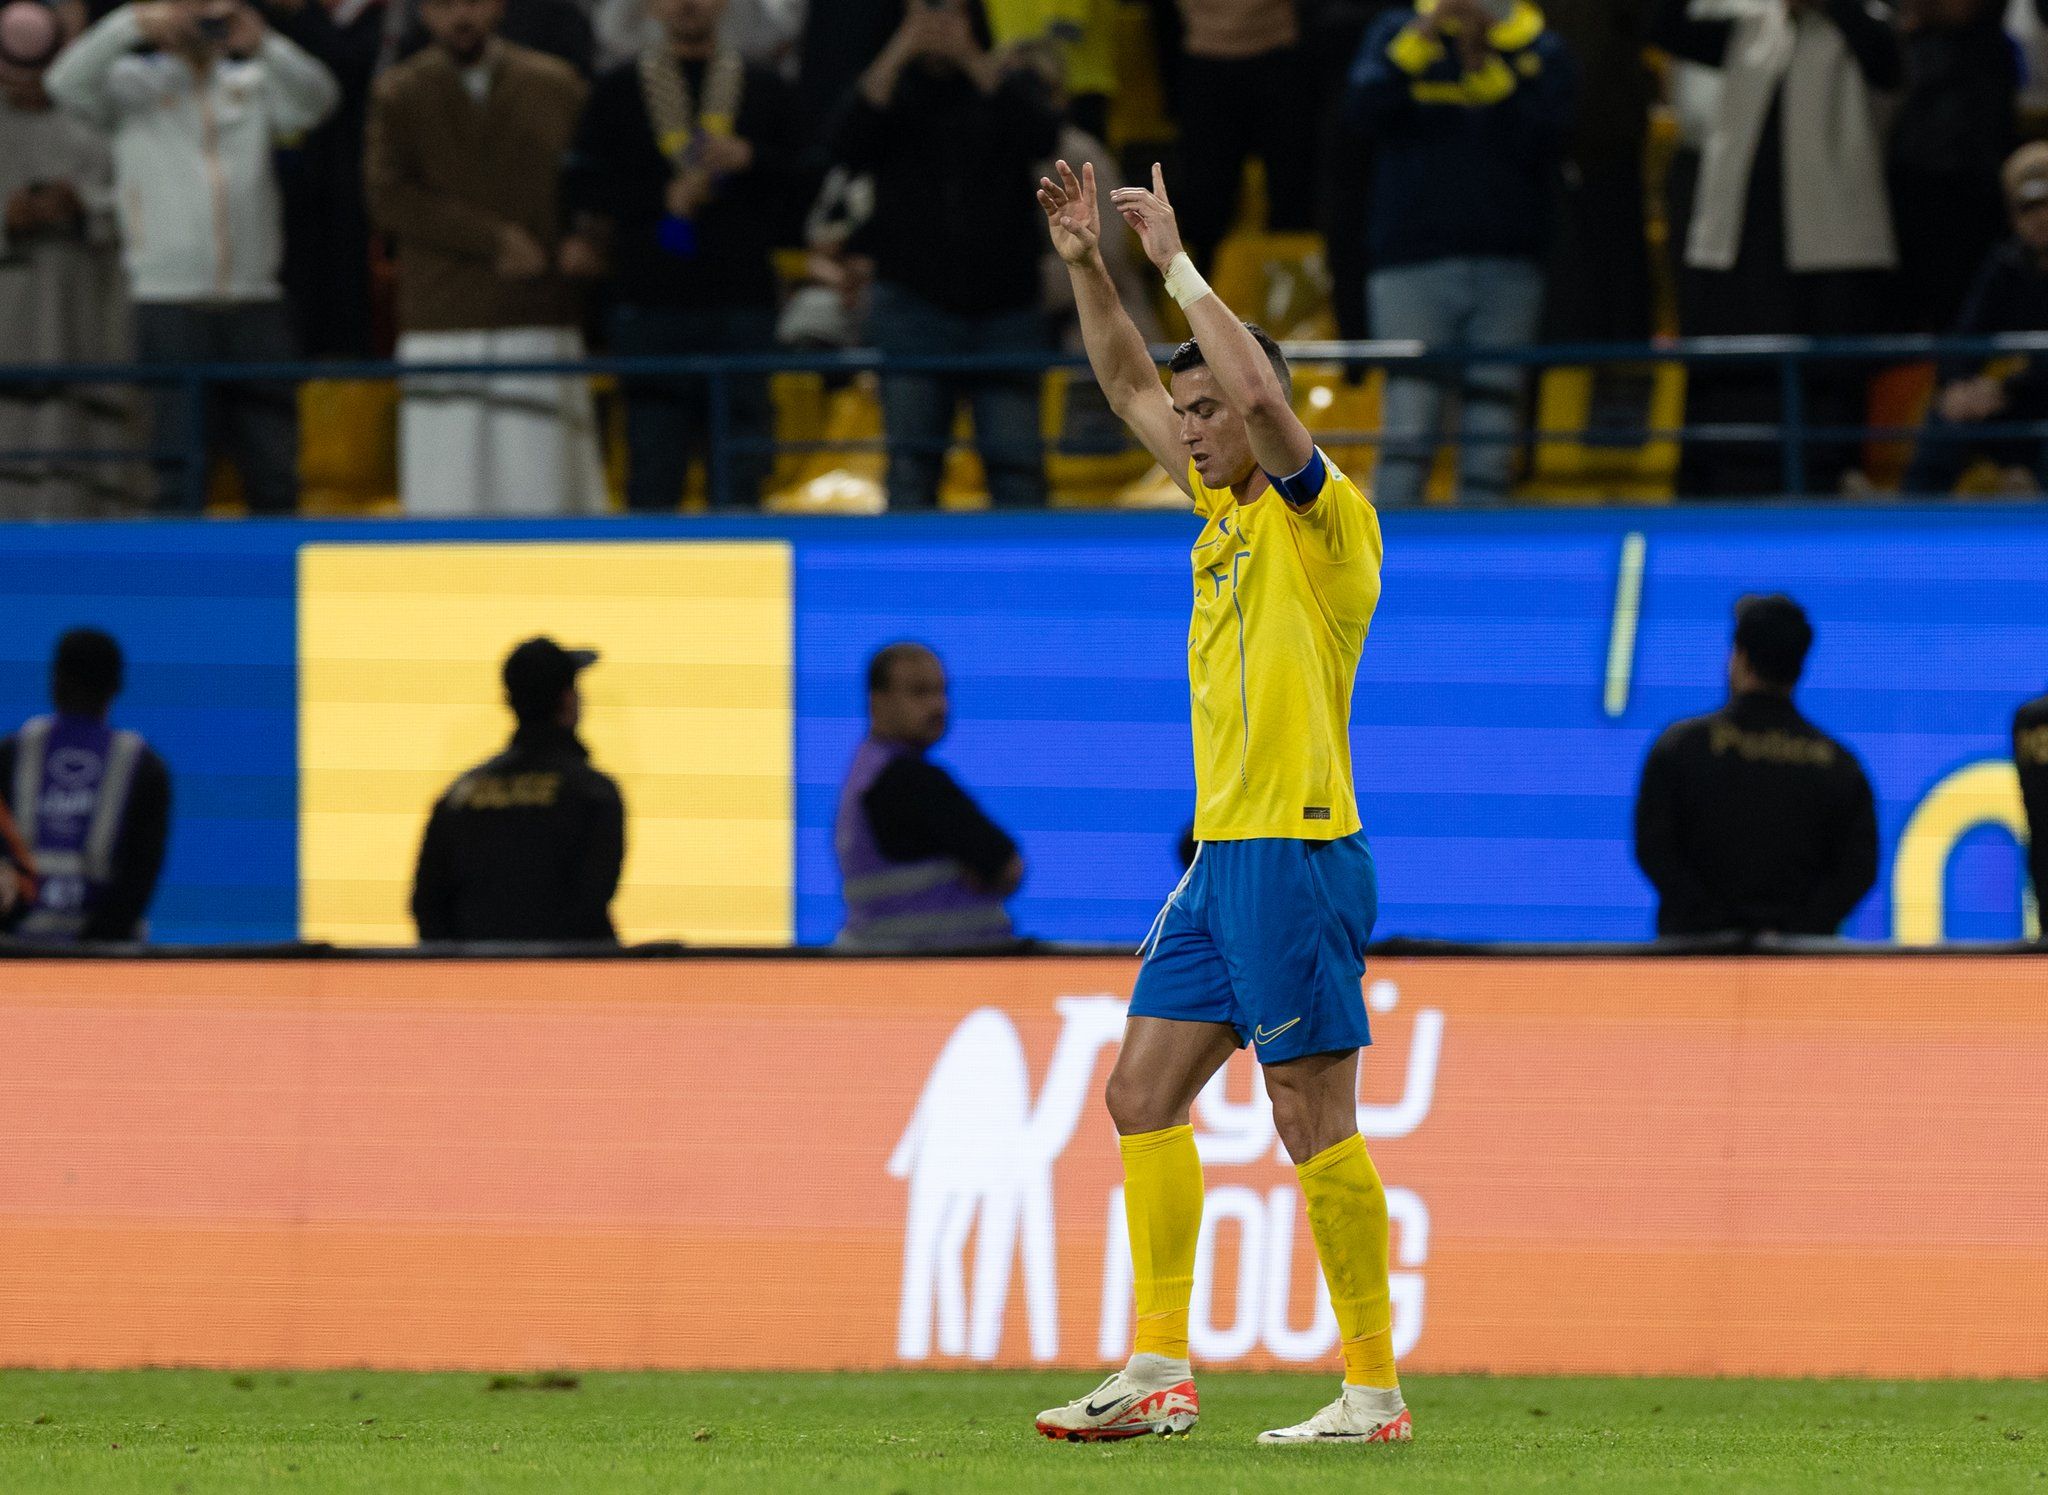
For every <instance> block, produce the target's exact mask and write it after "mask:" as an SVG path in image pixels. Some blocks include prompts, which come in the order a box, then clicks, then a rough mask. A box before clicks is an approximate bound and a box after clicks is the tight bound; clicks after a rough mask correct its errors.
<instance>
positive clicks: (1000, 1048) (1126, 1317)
mask: <svg viewBox="0 0 2048 1495" xmlns="http://www.w3.org/2000/svg"><path fill="white" fill-rule="evenodd" d="M1367 999H1368V1001H1369V1002H1370V1004H1371V1005H1372V1007H1373V1009H1374V1010H1375V1011H1377V1012H1382V1013H1384V1012H1389V1011H1391V1010H1392V1009H1393V1008H1394V1007H1395V1005H1396V1004H1397V1003H1398V1002H1399V1000H1400V992H1399V989H1398V988H1397V987H1396V986H1395V985H1394V983H1393V982H1391V981H1386V980H1380V981H1375V982H1373V983H1372V986H1371V988H1370V989H1369V991H1368V993H1367ZM1057 1007H1058V1010H1059V1013H1060V1017H1061V1027H1060V1036H1059V1041H1058V1043H1057V1044H1056V1045H1055V1047H1054V1050H1053V1058H1052V1063H1051V1065H1050V1066H1049V1067H1048V1069H1047V1071H1046V1077H1045V1083H1044V1085H1043V1086H1042V1087H1041V1089H1040V1091H1039V1094H1038V1099H1037V1102H1036V1104H1034V1103H1033V1101H1032V1098H1031V1081H1030V1073H1029V1070H1028V1067H1027V1065H1026V1063H1025V1057H1024V1046H1023V1043H1022V1041H1021V1040H1020V1039H1019V1038H1018V1035H1017V1029H1016V1025H1015V1024H1014V1023H1013V1022H1012V1021H1011V1020H1010V1018H1009V1016H1008V1015H1007V1014H1006V1013H1004V1012H1002V1011H1001V1010H999V1009H997V1008H993V1007H983V1008H979V1009H977V1010H976V1011H974V1012H971V1013H969V1014H968V1015H967V1017H966V1018H964V1019H962V1021H961V1023H960V1026H959V1027H958V1028H956V1029H954V1030H953V1034H952V1036H951V1037H950V1038H949V1039H948V1040H947V1041H946V1046H945V1048H944V1049H942V1050H941V1051H940V1053H939V1057H938V1059H937V1061H936V1062H935V1063H934V1064H933V1065H932V1070H931V1074H930V1075H929V1077H928V1078H927V1079H926V1081H925V1086H924V1090H923V1092H922V1093H921V1094H920V1095H919V1097H918V1102H917V1107H916V1110H915V1111H914V1112H913V1113H912V1115H911V1120H910V1125H909V1126H908V1128H906V1130H905V1131H904V1134H903V1138H902V1140H901V1141H900V1142H899V1143H898V1144H897V1146H896V1150H895V1152H894V1153H893V1154H892V1155H891V1156H890V1159H889V1172H890V1173H891V1174H892V1175H893V1176H895V1177H897V1178H902V1179H907V1180H909V1183H910V1199H909V1210H908V1218H907V1221H906V1228H905V1233H904V1245H903V1289H902V1298H901V1302H900V1305H899V1311H898V1318H897V1332H896V1352H897V1354H898V1356H900V1357H901V1358H902V1359H904V1360H925V1359H928V1358H930V1356H931V1354H932V1353H933V1350H934V1348H935V1347H936V1349H937V1351H938V1353H940V1354H944V1355H954V1356H963V1357H967V1358H972V1359H976V1360H993V1359H995V1358H996V1356H997V1355H998V1353H999V1352H1000V1351H1001V1348H1002V1335H1003V1320H1004V1315H1005V1313H1006V1311H1007V1309H1008V1306H1009V1290H1010V1279H1011V1276H1012V1274H1013V1272H1014V1270H1015V1268H1016V1266H1017V1264H1018V1261H1019V1259H1020V1258H1021V1261H1022V1266H1023V1277H1024V1305H1025V1321H1026V1323H1027V1325H1028V1326H1029V1334H1030V1344H1031V1357H1032V1358H1033V1359H1034V1360H1041V1361H1044V1360H1052V1359H1054V1358H1056V1357H1057V1356H1058V1354H1059V1283H1058V1262H1057V1259H1056V1255H1055V1251H1054V1244H1055V1240H1056V1229H1055V1225H1056V1219H1057V1216H1056V1213H1055V1202H1054V1199H1053V1187H1052V1177H1053V1169H1054V1167H1055V1165H1056V1164H1057V1163H1058V1162H1059V1159H1060V1156H1061V1154H1062V1153H1064V1152H1065V1150H1066V1147H1067V1144H1068V1142H1069V1141H1071V1140H1072V1138H1073V1135H1074V1132H1075V1130H1076V1129H1077V1127H1078V1126H1079V1124H1080V1119H1081V1115H1082V1112H1083V1110H1084V1109H1085V1107H1086V1106H1087V1105H1088V1104H1089V1103H1090V1102H1092V1101H1093V1100H1094V1097H1095V1091H1094V1087H1093V1086H1092V1085H1091V1083H1090V1082H1091V1080H1092V1079H1093V1078H1094V1075H1095V1072H1096V1068H1097V1064H1098V1061H1099V1059H1100V1057H1101V1054H1102V1051H1103V1050H1104V1049H1106V1048H1110V1047H1112V1046H1114V1045H1115V1044H1116V1042H1117V1041H1118V1039H1119V1038H1121V1036H1122V1033H1123V1023H1124V1008H1125V1004H1124V1002H1123V1001H1121V1000H1119V999H1117V998H1114V997H1106V996H1092V997H1062V998H1060V999H1059V1001H1058V1003H1057ZM1443 1033H1444V1014H1443V1013H1442V1012H1441V1011H1439V1010H1437V1009H1435V1008H1425V1009H1423V1010H1422V1011H1421V1012H1419V1013H1417V1014H1416V1017H1415V1024H1414V1030H1413V1035H1412V1037H1411V1039H1410V1043H1409V1049H1408V1058H1407V1066H1406V1074H1405V1078H1404V1083H1403V1086H1402V1090H1401V1095H1400V1098H1399V1099H1398V1100H1396V1101H1394V1102H1392V1103H1391V1104H1387V1105H1361V1106H1360V1107H1359V1108H1358V1129H1359V1131H1360V1132H1362V1133H1363V1134H1364V1135H1365V1136H1366V1137H1367V1138H1368V1139H1387V1138H1393V1137H1405V1136H1407V1135H1409V1134H1410V1133H1411V1132H1413V1131H1415V1129H1416V1128H1417V1127H1419V1126H1421V1125H1422V1123H1423V1122H1424V1121H1425V1120H1426V1119H1427V1118H1428V1116H1429V1111H1430V1107H1431V1105H1432V1104H1433V1102H1434V1100H1435V1097H1436V1079H1437V1070H1438V1065H1439V1062H1440V1060H1441V1058H1442V1054H1443ZM1193 1119H1194V1124H1195V1145H1196V1146H1197V1148H1199V1149H1200V1151H1201V1154H1202V1163H1203V1169H1204V1173H1205V1176H1206V1179H1207V1181H1208V1197H1207V1203H1206V1205H1205V1207H1204V1209H1203V1212H1202V1234H1201V1238H1200V1242H1199V1244H1198V1245H1197V1247H1196V1255H1195V1289H1194V1299H1193V1302H1192V1304H1191V1306H1190V1314H1189V1345H1190V1349H1191V1350H1192V1351H1193V1353H1194V1355H1195V1356H1196V1357H1197V1358H1198V1359H1201V1360H1204V1361H1209V1362H1212V1363H1224V1362H1228V1361H1231V1360H1236V1359H1241V1358H1243V1357H1244V1356H1246V1355H1249V1354H1251V1353H1252V1352H1253V1351H1254V1350H1257V1349H1260V1348H1264V1349H1265V1350H1267V1351H1268V1352H1269V1353H1271V1354H1272V1355H1273V1356H1274V1358H1276V1359H1279V1360H1284V1361H1310V1360H1317V1359H1321V1358H1323V1357H1325V1356H1327V1355H1329V1354H1330V1353H1332V1352H1333V1351H1334V1349H1335V1348H1336V1344H1337V1319H1336V1314H1335V1312H1334V1310H1332V1308H1331V1307H1330V1299H1329V1292H1328V1289H1327V1288H1326V1287H1325V1286H1324V1284H1323V1281H1322V1275H1321V1273H1320V1272H1316V1273H1314V1274H1313V1275H1314V1280H1315V1284H1316V1286H1315V1292H1314V1302H1313V1304H1312V1305H1311V1304H1303V1305H1300V1306H1299V1307H1297V1305H1296V1304H1295V1303H1294V1301H1293V1294H1294V1282H1295V1279H1296V1276H1297V1273H1296V1271H1295V1262H1296V1253H1297V1229H1296V1225H1297V1220H1298V1218H1299V1216H1300V1210H1301V1203H1300V1191H1299V1189H1298V1188H1297V1187H1296V1186H1294V1185H1293V1184H1282V1185H1279V1186H1276V1187H1269V1188H1266V1189H1264V1190H1260V1189H1256V1188H1251V1187H1247V1186H1245V1185H1244V1184H1242V1183H1233V1182H1231V1181H1230V1174H1231V1170H1233V1169H1235V1168H1240V1167H1245V1166H1248V1165H1253V1164H1259V1163H1264V1162H1266V1161H1268V1160H1269V1159H1270V1160H1273V1161H1277V1162H1279V1163H1282V1164H1286V1163H1288V1161H1289V1159H1288V1158H1287V1155H1286V1150H1285V1148H1284V1147H1282V1146H1281V1144H1280V1140H1279V1136H1278V1134H1277V1133H1276V1132H1275V1131H1274V1129H1273V1108H1272V1102H1271V1101H1270V1100H1269V1099H1268V1098H1267V1096H1266V1092H1265V1086H1264V1085H1263V1084H1261V1083H1255V1084H1254V1085H1253V1087H1252V1090H1251V1094H1250V1096H1249V1098H1247V1099H1243V1100H1239V1099H1234V1098H1232V1097H1231V1096H1230V1095H1229V1094H1228V1093H1227V1075H1226V1074H1221V1073H1220V1074H1218V1075H1217V1076H1216V1078H1215V1079H1214V1080H1212V1081H1211V1082H1210V1083H1209V1084H1208V1085H1207V1086H1206V1087H1205V1088H1204V1089H1203V1091H1202V1093H1201V1095H1200V1096H1199V1097H1198V1098H1197V1099H1196V1101H1195V1107H1194V1117H1193ZM1387 1214H1388V1218H1389V1222H1390V1225H1391V1227H1392V1232H1393V1237H1392V1252H1393V1259H1394V1267H1395V1270H1394V1272H1393V1274H1392V1279H1391V1282H1390V1287H1391V1291H1392V1297H1393V1308H1394V1353H1395V1355H1396V1356H1402V1355H1406V1354H1407V1353H1408V1352H1409V1351H1411V1350H1412V1349H1414V1348H1415V1345H1416V1343H1417V1342H1418V1341H1419V1340H1420V1339H1421V1336H1422V1327H1423V1313H1424V1290H1423V1273H1422V1268H1423V1266H1424V1265H1425V1263H1426V1262H1427V1261H1428V1257H1429V1208H1428V1206H1427V1205H1426V1204H1425V1203H1424V1202H1423V1200H1422V1198H1421V1196H1419V1195H1418V1194H1416V1193H1415V1192H1414V1191H1413V1190H1410V1189H1405V1188H1395V1187H1389V1188H1388V1189H1387ZM1103 1226H1104V1231H1103V1242H1102V1278H1101V1281H1102V1313H1101V1318H1100V1320H1099V1324H1100V1332H1099V1335H1098V1342H1097V1350H1098V1352H1099V1353H1100V1354H1101V1356H1102V1357H1103V1358H1104V1359H1112V1360H1113V1359H1118V1358H1121V1357H1122V1356H1123V1354H1124V1353H1125V1352H1126V1351H1127V1350H1128V1349H1129V1347H1130V1332H1131V1325H1130V1319H1131V1260H1130V1244H1129V1240H1128V1238H1127V1237H1126V1235H1125V1231H1124V1200H1123V1190H1122V1189H1121V1188H1117V1189H1114V1190H1112V1191H1111V1193H1110V1195H1109V1199H1108V1207H1107V1209H1106V1211H1105V1212H1104V1216H1103ZM1224 1230H1229V1231H1231V1232H1233V1233H1234V1234H1235V1237H1236V1240H1237V1243H1238V1250H1237V1280H1236V1282H1235V1283H1233V1284H1225V1285H1223V1286H1226V1287H1228V1288H1231V1289H1234V1290H1231V1291H1227V1292H1223V1293H1219V1292H1218V1290H1217V1289H1218V1287H1219V1284H1218V1283H1217V1281H1216V1271H1217V1241H1218V1239H1219V1235H1218V1233H1219V1232H1220V1231H1224ZM970 1237H972V1239H973V1242H974V1252H973V1258H974V1259H973V1265H972V1274H971V1285H970V1273H969V1263H968V1260H967V1258H968V1242H969V1239H970ZM1304 1249H1305V1247H1304ZM1226 1300H1227V1301H1228V1302H1230V1303H1232V1304H1234V1305H1235V1306H1234V1309H1233V1311H1232V1315H1231V1317H1230V1319H1229V1320H1228V1321H1227V1322H1219V1321H1218V1320H1217V1306H1218V1304H1219V1303H1221V1302H1223V1301H1226ZM1304 1318H1305V1319H1306V1323H1305V1324H1304V1323H1303V1322H1302V1320H1303V1319H1304Z"/></svg>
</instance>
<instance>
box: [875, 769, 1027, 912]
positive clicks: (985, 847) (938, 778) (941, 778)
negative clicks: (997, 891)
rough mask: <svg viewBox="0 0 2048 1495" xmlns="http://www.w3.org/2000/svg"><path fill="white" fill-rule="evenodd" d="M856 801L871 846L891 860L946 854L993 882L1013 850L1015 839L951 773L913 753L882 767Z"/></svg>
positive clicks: (988, 881) (978, 875)
mask: <svg viewBox="0 0 2048 1495" xmlns="http://www.w3.org/2000/svg"><path fill="white" fill-rule="evenodd" d="M860 803H861V808H862V809H863V810H865V811H866V812H867V817H868V826H869V828H870V829H871V830H873V831H874V833H875V846H876V848H877V849H878V850H880V851H881V853H882V855H883V856H885V857H887V858H889V860H891V861H892V862H921V861H924V860H926V859H927V858H930V857H951V858H953V859H954V860H955V861H957V862H959V863H960V864H961V865H962V866H964V867H966V868H967V869H968V871H970V872H972V873H973V874H974V875H975V876H976V877H977V878H979V879H980V880H981V881H982V882H984V883H989V884H993V883H994V882H996V880H997V879H998V878H1000V877H1001V875H1002V872H1003V869H1004V868H1005V867H1007V866H1009V865H1010V858H1012V857H1014V856H1015V855H1016V854H1017V843H1016V842H1015V841H1013V840H1011V839H1010V837H1009V835H1008V834H1007V833H1006V832H1005V831H1004V830H1003V828H1002V827H1001V826H999V825H997V824H996V823H995V822H994V821H993V820H991V819H989V818H988V816H987V814H985V813H984V812H983V810H982V808H981V806H980V805H978V804H976V803H975V802H974V798H973V796H972V795H970V794H968V792H967V791H966V790H965V789H962V788H961V787H960V785H959V783H958V782H957V781H956V780H955V779H954V778H953V776H952V775H951V774H949V773H947V772H946V770H945V769H943V768H941V767H939V765H938V764H936V763H933V762H931V761H930V760H929V759H926V758H920V757H917V756H916V755H915V754H911V753H905V754H904V755H903V756H902V757H900V758H898V759H896V760H895V761H894V762H893V763H891V764H890V765H889V766H888V767H887V768H885V769H883V770H882V772H881V774H880V775H879V776H878V777H877V778H876V779H875V782H874V783H873V784H871V785H869V786H868V792H867V793H866V794H864V795H862V796H861V802H860Z"/></svg>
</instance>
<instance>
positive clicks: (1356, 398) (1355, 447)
mask: <svg viewBox="0 0 2048 1495" xmlns="http://www.w3.org/2000/svg"><path fill="white" fill-rule="evenodd" d="M1386 387H1387V380H1386V375H1385V373H1384V372H1383V371H1382V370H1380V369H1374V370H1372V371H1371V372H1370V373H1368V374H1367V375H1366V376H1365V378H1364V379H1363V380H1362V381H1360V382H1359V383H1356V384H1353V383H1351V382H1350V381H1349V380H1347V379H1346V378H1345V377H1344V370H1343V366H1342V365H1341V364H1335V363H1297V364H1296V365H1294V413H1295V414H1296V415H1298V416H1300V417H1301V421H1302V424H1303V425H1305V426H1307V427H1308V428H1309V431H1310V433H1311V434H1313V435H1314V436H1315V438H1316V443H1317V445H1319V446H1321V447H1322V449H1323V450H1324V451H1326V452H1328V453H1329V454H1330V460H1331V461H1332V462H1335V463H1336V464H1337V465H1338V466H1339V467H1341V468H1343V469H1344V473H1345V475H1346V476H1347V477H1349V478H1351V479H1352V481H1354V482H1357V483H1360V484H1365V483H1369V482H1370V481H1371V480H1372V473H1373V469H1374V468H1375V467H1377V466H1378V465H1379V457H1380V450H1379V443H1378V439H1377V438H1378V436H1379V431H1380V404H1381V400H1382V399H1383V398H1384V396H1385V392H1386Z"/></svg>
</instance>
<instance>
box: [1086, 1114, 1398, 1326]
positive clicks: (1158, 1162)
mask: <svg viewBox="0 0 2048 1495" xmlns="http://www.w3.org/2000/svg"><path fill="white" fill-rule="evenodd" d="M1117 1146H1118V1147H1120V1148H1121V1149H1122V1150H1123V1155H1124V1219H1125V1221H1126V1223H1127V1224H1128V1225H1129V1227H1130V1232H1131V1275H1132V1281H1133V1284H1134V1285H1135V1286H1136V1288H1137V1294H1138V1334H1137V1344H1136V1346H1135V1348H1136V1350H1137V1351H1138V1353H1139V1354H1150V1355H1165V1356H1167V1357H1168V1358H1169V1359H1173V1360H1185V1359H1187V1357H1188V1299H1189V1298H1190V1297H1192V1296H1193V1295H1194V1290H1195V1237H1196V1236H1198V1235H1200V1234H1201V1231H1202V1159H1201V1157H1200V1156H1199V1155H1198V1154H1197V1153H1196V1152H1195V1129H1194V1128H1193V1127H1191V1126H1170V1127H1168V1128H1167V1129H1166V1130H1165V1131H1163V1132H1138V1133H1136V1134H1134V1135H1132V1136H1129V1137H1119V1138H1117ZM1382 1255H1384V1252H1382Z"/></svg>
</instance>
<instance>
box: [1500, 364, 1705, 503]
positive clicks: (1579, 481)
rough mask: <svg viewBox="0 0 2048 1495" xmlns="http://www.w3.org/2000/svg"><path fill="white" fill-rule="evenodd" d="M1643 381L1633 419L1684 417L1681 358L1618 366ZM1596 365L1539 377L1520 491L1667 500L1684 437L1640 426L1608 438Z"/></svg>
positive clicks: (1659, 423)
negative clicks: (1599, 412) (1599, 409)
mask: <svg viewBox="0 0 2048 1495" xmlns="http://www.w3.org/2000/svg"><path fill="white" fill-rule="evenodd" d="M1627 374H1633V375H1635V376H1636V377H1637V378H1639V379H1641V380H1643V381H1645V382H1644V385H1643V388H1642V391H1641V395H1642V398H1641V402H1640V407H1639V408H1640V410H1641V415H1640V417H1639V418H1637V419H1634V420H1632V422H1631V423H1632V424H1641V425H1647V426H1648V427H1650V428H1651V429H1653V430H1658V431H1671V430H1676V429H1677V428H1678V427H1679V426H1681V425H1683V424H1684V422H1685V367H1684V365H1682V364H1679V363H1675V362H1667V363H1655V364H1648V365H1635V366H1632V367H1631V368H1630V369H1627V370H1622V369H1617V370H1616V371H1615V375H1616V376H1622V375H1627ZM1595 393H1596V387H1595V380H1594V371H1593V370H1592V369H1591V368H1585V367H1569V368H1553V369H1545V370H1544V371H1543V373H1542V375H1541V377H1540V378H1539V379H1538V381H1537V389H1536V440H1535V457H1534V461H1533V462H1532V464H1531V467H1530V472H1529V476H1528V477H1527V478H1526V479H1524V481H1523V482H1522V483H1521V484H1520V485H1519V487H1518V489H1517V492H1518V493H1519V495H1520V496H1521V497H1523V498H1525V499H1529V500H1533V501H1535V502H1538V503H1567V504H1569V503H1588V502H1601V501H1610V502H1612V501H1619V502H1625V503H1668V502H1670V500H1671V491H1672V483H1673V480H1674V479H1675V478H1676V477H1677V475H1678V441H1677V439H1676V438H1675V437H1671V436H1655V437H1651V438H1650V439H1648V440H1644V439H1642V438H1641V436H1640V434H1639V433H1635V432H1630V433H1627V434H1622V433H1617V434H1616V435H1615V436H1614V437H1612V438H1607V439H1603V438H1601V437H1600V436H1599V435H1598V427H1597V424H1596V422H1595V421H1594V419H1593V416H1594V399H1595Z"/></svg>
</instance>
